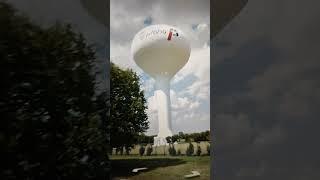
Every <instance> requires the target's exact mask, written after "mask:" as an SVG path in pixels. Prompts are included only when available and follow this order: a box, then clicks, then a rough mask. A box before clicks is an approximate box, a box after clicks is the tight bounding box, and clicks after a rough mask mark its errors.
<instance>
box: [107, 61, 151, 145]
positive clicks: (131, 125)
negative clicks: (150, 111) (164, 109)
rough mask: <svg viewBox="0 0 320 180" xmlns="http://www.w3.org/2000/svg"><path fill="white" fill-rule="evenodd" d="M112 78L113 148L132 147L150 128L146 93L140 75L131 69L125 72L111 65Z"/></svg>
mask: <svg viewBox="0 0 320 180" xmlns="http://www.w3.org/2000/svg"><path fill="white" fill-rule="evenodd" d="M110 76H111V77H110V87H111V89H110V91H111V92H110V103H111V113H110V127H111V128H110V136H111V138H110V141H111V146H112V147H120V146H121V147H122V146H131V145H132V144H134V143H136V141H137V136H138V135H139V133H143V132H145V131H146V130H147V129H148V127H149V122H148V117H147V114H146V112H145V111H146V108H147V106H146V100H145V97H144V93H143V91H142V90H141V89H140V84H139V77H138V75H137V74H136V73H135V72H133V71H132V70H131V69H125V70H123V69H121V68H119V67H118V66H116V65H115V64H113V63H111V72H110Z"/></svg>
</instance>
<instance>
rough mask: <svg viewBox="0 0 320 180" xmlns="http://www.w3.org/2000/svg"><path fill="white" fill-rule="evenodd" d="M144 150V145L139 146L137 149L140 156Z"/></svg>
mask: <svg viewBox="0 0 320 180" xmlns="http://www.w3.org/2000/svg"><path fill="white" fill-rule="evenodd" d="M144 150H145V147H143V146H141V147H140V149H139V154H140V156H143V154H144Z"/></svg>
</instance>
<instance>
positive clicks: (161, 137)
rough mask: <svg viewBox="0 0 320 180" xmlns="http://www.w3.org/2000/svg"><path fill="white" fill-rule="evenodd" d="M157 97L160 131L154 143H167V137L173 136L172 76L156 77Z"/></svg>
mask: <svg viewBox="0 0 320 180" xmlns="http://www.w3.org/2000/svg"><path fill="white" fill-rule="evenodd" d="M155 97H156V100H157V106H158V122H159V133H158V136H157V137H155V139H154V144H155V145H165V144H167V141H166V137H168V136H172V130H171V102H170V77H166V76H159V77H157V78H156V89H155Z"/></svg>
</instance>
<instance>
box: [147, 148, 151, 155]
mask: <svg viewBox="0 0 320 180" xmlns="http://www.w3.org/2000/svg"><path fill="white" fill-rule="evenodd" d="M151 153H152V147H151V146H149V147H147V156H150V155H151Z"/></svg>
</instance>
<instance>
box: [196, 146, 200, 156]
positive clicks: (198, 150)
mask: <svg viewBox="0 0 320 180" xmlns="http://www.w3.org/2000/svg"><path fill="white" fill-rule="evenodd" d="M200 155H201V147H200V145H198V147H197V156H200Z"/></svg>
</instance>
